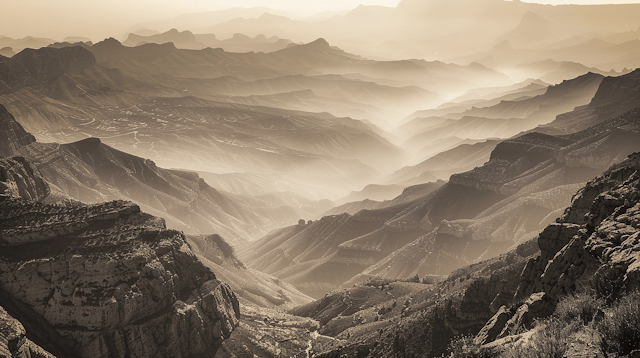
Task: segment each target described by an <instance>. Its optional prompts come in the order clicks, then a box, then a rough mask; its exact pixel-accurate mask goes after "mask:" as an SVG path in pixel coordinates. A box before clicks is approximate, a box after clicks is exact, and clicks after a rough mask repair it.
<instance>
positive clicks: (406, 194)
mask: <svg viewBox="0 0 640 358" xmlns="http://www.w3.org/2000/svg"><path fill="white" fill-rule="evenodd" d="M444 184H445V182H444V181H443V180H438V181H436V182H429V183H424V184H417V185H412V186H409V187H406V188H404V189H403V190H402V193H401V194H400V195H398V196H396V197H395V198H393V199H392V200H384V201H376V200H370V199H365V200H361V201H352V202H349V203H346V204H343V205H340V206H336V207H334V208H332V209H330V210H327V211H326V212H325V213H324V215H325V216H326V215H337V214H342V213H348V214H351V215H353V214H355V213H357V212H358V211H360V210H373V209H382V208H388V207H392V206H396V205H400V204H406V203H409V202H411V201H414V200H416V199H418V198H420V197H423V196H425V195H427V194H429V193H431V192H433V191H435V190H437V189H439V188H440V187H441V186H443V185H444Z"/></svg>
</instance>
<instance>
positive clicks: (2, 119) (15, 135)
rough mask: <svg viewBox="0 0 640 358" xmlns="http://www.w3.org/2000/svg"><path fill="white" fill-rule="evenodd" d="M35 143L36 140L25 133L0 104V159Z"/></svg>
mask: <svg viewBox="0 0 640 358" xmlns="http://www.w3.org/2000/svg"><path fill="white" fill-rule="evenodd" d="M35 141H36V138H35V137H34V136H33V135H32V134H31V133H29V132H27V131H25V130H24V128H22V126H21V125H20V124H19V123H18V122H17V121H16V119H15V117H13V115H12V114H11V113H9V112H8V111H7V109H6V108H5V107H4V106H3V105H1V104H0V157H9V156H11V155H13V153H14V152H15V151H16V150H18V149H20V148H22V147H24V146H26V145H29V144H31V143H33V142H35Z"/></svg>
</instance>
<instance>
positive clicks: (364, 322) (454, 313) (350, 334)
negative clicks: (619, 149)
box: [293, 153, 640, 357]
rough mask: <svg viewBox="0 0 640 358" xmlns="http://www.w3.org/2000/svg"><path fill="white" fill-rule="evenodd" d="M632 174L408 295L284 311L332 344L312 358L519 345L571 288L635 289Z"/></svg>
mask: <svg viewBox="0 0 640 358" xmlns="http://www.w3.org/2000/svg"><path fill="white" fill-rule="evenodd" d="M639 172H640V154H638V153H635V154H633V155H631V156H630V157H629V159H627V160H625V161H623V162H622V163H620V164H616V165H614V166H613V167H611V168H610V169H609V170H607V171H606V172H605V173H604V174H602V175H600V176H598V177H596V178H595V179H593V180H592V181H590V182H589V183H588V184H587V185H586V186H584V187H583V188H582V189H580V190H579V191H578V193H577V195H576V196H575V197H574V199H573V202H572V204H571V205H570V206H569V207H568V208H566V210H565V212H564V214H563V215H562V217H561V218H560V219H558V222H557V223H553V224H551V225H549V226H548V227H547V228H546V229H544V230H543V231H542V232H541V233H540V234H539V235H538V236H537V237H536V238H534V239H532V240H529V241H527V242H525V243H523V244H521V245H519V246H517V247H516V248H515V249H513V250H511V251H509V252H508V253H506V254H503V255H500V256H498V257H495V258H492V259H489V260H486V261H483V262H479V263H475V264H472V265H469V266H466V267H463V268H460V269H458V270H456V271H454V272H453V273H451V274H450V275H449V276H448V277H447V278H446V279H442V278H441V279H438V278H436V277H429V276H427V277H425V278H424V280H423V284H422V285H419V284H413V285H415V286H412V287H413V289H402V288H401V287H402V285H407V283H401V282H399V281H394V280H384V279H380V278H376V279H370V280H368V281H367V282H366V283H364V284H358V285H355V286H354V287H351V288H348V289H343V290H340V291H336V292H333V293H330V294H329V295H327V296H326V297H324V298H322V299H320V300H317V301H315V302H313V303H310V304H308V305H304V306H301V307H298V308H296V309H295V310H293V312H295V313H296V314H299V315H302V316H307V317H314V318H316V319H318V320H319V321H320V323H321V328H320V332H324V334H327V335H330V336H333V337H335V338H337V341H336V342H334V345H333V346H332V347H327V346H326V345H324V346H320V345H318V346H317V347H315V346H313V343H312V347H313V348H312V351H314V352H315V354H316V355H317V356H326V357H330V356H337V355H344V356H355V355H357V356H361V357H394V356H399V355H402V356H411V357H413V356H421V357H437V356H440V355H441V354H442V353H444V351H445V349H446V346H447V344H448V343H449V341H450V340H451V339H452V338H454V337H455V336H460V335H469V334H473V335H475V334H477V333H478V332H480V333H479V334H478V336H476V341H478V342H481V343H478V344H482V343H487V342H491V341H493V340H494V339H496V337H498V338H499V340H498V341H496V342H494V343H491V344H490V345H491V346H492V347H493V348H495V349H496V350H500V349H503V348H504V347H505V346H509V345H510V344H513V342H515V341H517V340H518V339H519V338H522V342H524V343H523V344H525V345H526V344H528V343H527V342H528V341H527V338H526V337H525V336H526V335H527V334H525V335H522V336H521V335H519V334H518V333H520V332H522V330H523V329H525V330H526V329H528V328H530V327H531V324H532V322H533V321H534V320H535V319H537V318H542V317H544V316H546V315H549V314H551V313H552V312H553V310H554V306H555V302H557V300H558V299H559V298H560V297H562V296H563V295H566V294H568V293H571V292H573V291H574V290H575V289H576V287H577V286H578V281H581V282H582V283H583V284H584V283H585V282H588V279H589V278H591V277H596V276H599V277H601V278H603V279H605V280H609V281H607V284H610V285H611V286H607V287H614V286H615V287H618V288H619V289H620V290H622V291H632V290H634V289H636V288H637V286H638V277H637V274H636V272H637V264H636V259H637V258H636V255H635V254H634V252H635V248H636V246H637V239H636V237H637V236H638V227H637V226H638V225H637V223H638V216H639V215H640V214H639V211H638V205H639V204H638V198H637V196H638V193H639V188H640V187H639V186H638V183H639V181H640V177H639V176H638V173H639ZM610 280H617V283H614V282H611V281H610ZM603 283H605V282H604V281H603ZM420 286H422V287H420ZM530 295H531V296H530ZM527 298H528V300H524V299H527ZM523 302H524V303H523ZM508 307H511V309H509V308H508ZM494 314H495V316H494ZM492 316H493V318H492ZM504 317H506V319H505V318H504ZM485 323H486V326H484V325H485ZM483 326H484V328H482V327H483ZM500 337H504V339H500Z"/></svg>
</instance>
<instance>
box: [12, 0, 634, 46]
mask: <svg viewBox="0 0 640 358" xmlns="http://www.w3.org/2000/svg"><path fill="white" fill-rule="evenodd" d="M399 1H400V0H2V11H1V12H0V35H4V36H10V37H14V38H17V37H23V36H27V35H31V36H39V37H50V38H53V39H56V40H61V39H62V38H64V37H66V36H85V37H91V38H94V39H101V38H104V37H107V36H121V35H122V34H123V33H124V32H126V31H127V30H128V29H130V28H131V27H132V26H133V25H135V24H139V23H142V22H146V21H151V20H158V19H164V18H171V17H174V16H176V15H178V14H182V13H193V12H202V11H213V10H220V9H225V8H230V7H254V6H264V7H269V8H273V9H280V10H286V11H288V12H294V13H299V14H301V15H304V14H306V15H309V14H313V13H317V12H322V11H328V10H345V9H350V8H355V7H357V6H358V5H359V4H366V5H383V6H396V5H397V4H398V2H399ZM424 1H429V0H424ZM536 2H539V3H545V4H566V3H580V4H597V3H636V2H640V0H613V1H607V0H538V1H536Z"/></svg>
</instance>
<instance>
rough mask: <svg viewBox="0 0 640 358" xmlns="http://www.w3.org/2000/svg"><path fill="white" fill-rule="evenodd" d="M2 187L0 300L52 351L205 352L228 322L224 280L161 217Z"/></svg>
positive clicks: (231, 306)
mask: <svg viewBox="0 0 640 358" xmlns="http://www.w3.org/2000/svg"><path fill="white" fill-rule="evenodd" d="M0 167H2V169H3V170H4V171H7V168H5V167H4V166H3V165H2V163H0ZM36 176H37V175H36ZM5 186H8V185H5ZM4 194H5V195H4V196H0V242H1V245H3V246H4V247H3V248H2V251H0V305H1V306H3V307H4V308H5V309H7V310H8V311H9V312H10V313H11V315H12V316H13V317H16V318H18V319H19V320H20V321H21V322H22V324H23V325H24V326H25V327H26V330H27V331H28V332H29V333H30V334H31V335H33V336H34V337H37V342H38V343H39V344H41V345H42V346H43V347H45V348H46V349H47V350H48V351H50V352H51V353H53V354H55V355H57V356H82V357H191V356H198V355H205V356H213V354H215V352H216V350H217V349H218V348H219V346H220V345H221V343H222V341H223V339H224V338H226V337H229V335H230V333H231V332H232V331H233V329H234V328H235V327H236V326H237V324H238V317H239V305H238V301H237V299H236V297H235V295H234V294H233V292H231V290H230V288H229V286H228V285H226V284H223V283H221V282H220V281H218V280H217V279H216V277H215V275H214V274H213V272H212V271H211V270H210V269H208V268H206V267H205V266H204V265H203V264H202V263H201V262H200V261H199V260H198V259H197V258H196V257H195V255H194V254H193V252H192V251H191V248H190V247H189V245H188V244H187V242H186V240H185V237H184V235H183V234H182V233H180V232H178V231H173V230H167V229H166V227H165V224H164V221H163V220H162V219H158V218H155V217H153V216H151V215H147V214H144V213H142V212H141V211H140V208H139V207H138V206H137V205H134V204H131V203H128V202H124V201H113V202H108V203H102V204H95V205H84V204H66V205H64V206H63V205H50V204H43V203H39V202H34V201H32V200H26V199H25V198H23V197H20V196H15V195H11V193H9V192H8V191H5V193H4Z"/></svg>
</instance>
